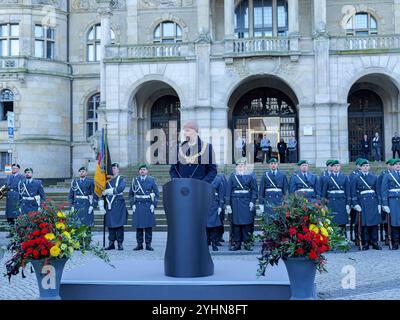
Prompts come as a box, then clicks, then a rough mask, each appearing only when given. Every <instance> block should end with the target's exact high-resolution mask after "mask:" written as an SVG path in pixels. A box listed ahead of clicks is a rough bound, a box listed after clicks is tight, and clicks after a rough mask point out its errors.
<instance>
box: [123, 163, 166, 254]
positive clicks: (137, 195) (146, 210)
mask: <svg viewBox="0 0 400 320" xmlns="http://www.w3.org/2000/svg"><path fill="white" fill-rule="evenodd" d="M148 173H149V170H148V167H147V164H145V163H144V164H141V165H140V166H139V176H137V177H136V178H133V179H132V184H131V188H130V190H129V203H130V205H131V207H132V210H133V219H132V225H133V227H134V228H136V241H137V246H136V248H134V249H133V250H135V251H136V250H142V249H143V234H145V242H146V250H149V251H153V250H154V249H153V248H152V246H151V241H152V235H153V227H155V225H156V217H155V209H156V208H157V203H158V198H159V192H158V186H157V184H156V180H155V179H154V178H153V177H152V176H149V175H148Z"/></svg>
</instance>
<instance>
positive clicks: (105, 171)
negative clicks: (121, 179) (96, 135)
mask: <svg viewBox="0 0 400 320" xmlns="http://www.w3.org/2000/svg"><path fill="white" fill-rule="evenodd" d="M112 177H113V174H112V167H111V158H110V150H108V141H107V130H104V128H103V129H101V150H100V153H99V157H98V160H97V167H96V173H95V174H94V185H95V186H94V191H95V193H96V195H97V196H98V197H101V196H102V192H103V191H104V190H105V189H106V183H107V181H109V180H110V179H111V178H112Z"/></svg>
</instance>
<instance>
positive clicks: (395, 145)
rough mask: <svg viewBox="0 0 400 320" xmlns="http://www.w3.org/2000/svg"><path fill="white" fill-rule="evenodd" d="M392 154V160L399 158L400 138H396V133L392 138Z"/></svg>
mask: <svg viewBox="0 0 400 320" xmlns="http://www.w3.org/2000/svg"><path fill="white" fill-rule="evenodd" d="M392 152H393V159H394V158H396V154H397V157H398V158H399V157H400V137H399V136H398V134H397V132H395V133H394V137H392Z"/></svg>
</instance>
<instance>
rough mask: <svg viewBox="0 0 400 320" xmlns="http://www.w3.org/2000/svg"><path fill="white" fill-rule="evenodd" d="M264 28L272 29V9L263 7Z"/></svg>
mask: <svg viewBox="0 0 400 320" xmlns="http://www.w3.org/2000/svg"><path fill="white" fill-rule="evenodd" d="M264 27H268V28H272V7H264Z"/></svg>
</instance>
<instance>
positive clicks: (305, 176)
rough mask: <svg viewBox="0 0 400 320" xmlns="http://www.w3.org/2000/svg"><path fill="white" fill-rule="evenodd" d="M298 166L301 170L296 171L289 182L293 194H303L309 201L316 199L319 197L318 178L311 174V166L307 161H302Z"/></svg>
mask: <svg viewBox="0 0 400 320" xmlns="http://www.w3.org/2000/svg"><path fill="white" fill-rule="evenodd" d="M297 165H298V166H299V168H300V170H299V171H296V172H295V173H294V174H293V175H292V177H291V178H290V182H289V192H290V193H291V194H294V193H296V194H302V195H303V196H304V197H306V198H308V199H315V198H317V197H318V196H319V191H320V187H319V180H318V178H317V176H316V175H315V174H313V173H311V172H309V164H308V162H307V161H306V160H300V161H299V162H298V163H297Z"/></svg>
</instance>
